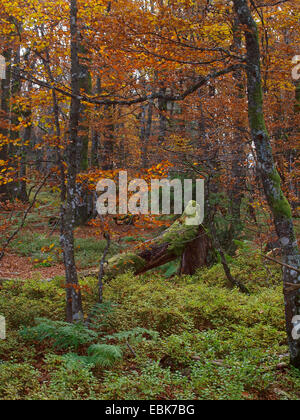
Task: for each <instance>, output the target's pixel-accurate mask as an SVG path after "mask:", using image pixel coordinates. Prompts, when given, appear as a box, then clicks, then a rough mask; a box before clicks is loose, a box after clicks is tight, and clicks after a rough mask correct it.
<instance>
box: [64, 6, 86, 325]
mask: <svg viewBox="0 0 300 420" xmlns="http://www.w3.org/2000/svg"><path fill="white" fill-rule="evenodd" d="M77 15H78V9H77V0H71V10H70V29H71V90H72V100H71V109H70V139H69V143H68V146H67V149H66V160H67V166H68V169H67V198H66V203H65V209H64V223H63V226H64V232H63V233H62V243H63V252H64V263H65V271H66V299H67V302H66V303H67V314H66V315H67V321H68V322H76V321H79V320H81V319H83V310H82V301H81V292H80V289H79V285H78V276H77V270H76V265H75V255H74V227H75V214H76V201H77V200H76V175H77V161H76V157H77V148H78V144H79V141H78V126H79V118H80V108H81V101H80V99H79V97H80V64H79V47H78V46H79V43H78V25H77Z"/></svg>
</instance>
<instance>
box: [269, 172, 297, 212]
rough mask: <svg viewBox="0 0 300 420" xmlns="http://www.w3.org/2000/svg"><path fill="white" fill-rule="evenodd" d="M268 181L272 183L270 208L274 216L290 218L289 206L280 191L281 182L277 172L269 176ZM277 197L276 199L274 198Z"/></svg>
mask: <svg viewBox="0 0 300 420" xmlns="http://www.w3.org/2000/svg"><path fill="white" fill-rule="evenodd" d="M270 179H271V180H272V181H273V182H274V188H275V189H276V191H275V194H273V198H272V208H273V211H274V213H275V214H276V215H278V216H284V217H286V218H288V219H291V218H292V210H291V206H290V204H289V202H288V200H287V198H286V197H285V196H284V194H283V192H282V190H281V180H280V176H279V173H278V171H277V170H275V171H274V172H273V174H271V175H270ZM275 195H277V197H276V196H275Z"/></svg>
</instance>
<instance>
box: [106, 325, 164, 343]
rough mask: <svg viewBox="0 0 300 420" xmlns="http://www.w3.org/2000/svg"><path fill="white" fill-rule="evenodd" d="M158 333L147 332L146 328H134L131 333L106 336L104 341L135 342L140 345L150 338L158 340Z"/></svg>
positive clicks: (125, 332) (124, 332)
mask: <svg viewBox="0 0 300 420" xmlns="http://www.w3.org/2000/svg"><path fill="white" fill-rule="evenodd" d="M158 335H159V334H158V333H157V332H156V331H152V330H147V329H145V328H140V327H137V328H134V329H132V330H129V331H122V332H119V333H116V334H113V335H106V336H105V337H104V338H103V340H118V341H130V340H132V341H135V342H137V343H140V342H141V341H143V340H146V339H147V338H148V337H150V338H152V339H157V338H158Z"/></svg>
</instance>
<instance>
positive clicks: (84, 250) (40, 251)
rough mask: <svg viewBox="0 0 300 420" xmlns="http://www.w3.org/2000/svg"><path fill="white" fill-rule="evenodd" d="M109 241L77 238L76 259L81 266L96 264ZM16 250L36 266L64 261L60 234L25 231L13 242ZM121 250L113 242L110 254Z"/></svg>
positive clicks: (49, 265)
mask: <svg viewBox="0 0 300 420" xmlns="http://www.w3.org/2000/svg"><path fill="white" fill-rule="evenodd" d="M106 245H107V243H106V241H105V240H100V239H97V238H76V239H75V253H76V261H77V262H78V265H79V266H80V268H87V267H91V266H95V262H96V264H97V262H98V261H99V258H100V257H99V256H101V255H102V254H103V251H104V249H105V247H106ZM13 247H14V252H16V253H17V254H19V255H21V256H26V257H30V258H31V261H32V262H33V263H34V264H35V266H36V267H37V268H38V267H42V266H46V267H47V266H48V267H51V266H52V265H54V264H57V263H58V262H61V261H62V253H61V248H60V243H59V237H58V236H55V235H53V236H49V235H47V234H40V233H23V234H21V235H19V236H18V238H17V239H16V240H15V241H14V242H13ZM119 250H120V246H119V245H118V244H116V243H112V244H111V247H110V255H113V254H115V253H116V252H118V251H119Z"/></svg>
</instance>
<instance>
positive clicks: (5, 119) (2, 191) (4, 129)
mask: <svg viewBox="0 0 300 420" xmlns="http://www.w3.org/2000/svg"><path fill="white" fill-rule="evenodd" d="M3 56H4V58H5V61H6V77H5V79H3V80H2V81H1V109H0V118H1V120H0V133H1V134H2V135H3V136H5V137H8V135H9V114H10V96H11V89H10V87H11V86H10V85H11V58H12V51H11V49H9V50H7V51H5V52H4V53H3ZM0 159H1V160H4V161H7V160H8V146H7V145H2V146H1V145H0ZM8 199H9V189H8V184H4V185H1V184H0V201H5V200H8Z"/></svg>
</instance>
